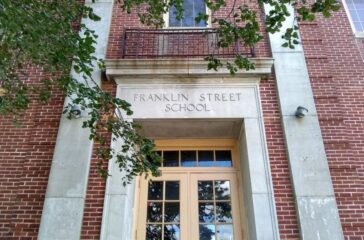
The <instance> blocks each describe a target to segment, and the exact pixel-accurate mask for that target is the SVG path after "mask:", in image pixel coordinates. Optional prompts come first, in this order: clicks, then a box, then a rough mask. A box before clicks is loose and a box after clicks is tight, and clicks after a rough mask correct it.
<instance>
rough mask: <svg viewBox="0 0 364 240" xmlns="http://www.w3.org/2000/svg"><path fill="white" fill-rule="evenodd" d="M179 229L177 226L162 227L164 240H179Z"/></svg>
mask: <svg viewBox="0 0 364 240" xmlns="http://www.w3.org/2000/svg"><path fill="white" fill-rule="evenodd" d="M179 233H180V229H179V225H177V224H173V225H165V226H164V240H179V235H180V234H179Z"/></svg>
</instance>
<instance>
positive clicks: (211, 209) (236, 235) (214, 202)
mask: <svg viewBox="0 0 364 240" xmlns="http://www.w3.org/2000/svg"><path fill="white" fill-rule="evenodd" d="M190 184H191V186H192V187H191V213H197V214H195V216H194V215H193V214H192V215H191V219H190V220H191V223H192V224H191V230H192V233H193V237H192V239H196V240H240V239H241V236H240V234H241V231H240V228H241V225H240V216H239V205H238V200H237V185H236V177H235V174H233V173H232V174H219V173H217V174H216V173H212V174H192V175H191V182H190Z"/></svg>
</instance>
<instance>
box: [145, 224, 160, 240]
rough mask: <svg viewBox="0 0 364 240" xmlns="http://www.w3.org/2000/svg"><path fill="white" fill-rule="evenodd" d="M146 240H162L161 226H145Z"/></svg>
mask: <svg viewBox="0 0 364 240" xmlns="http://www.w3.org/2000/svg"><path fill="white" fill-rule="evenodd" d="M145 239H146V240H160V239H162V225H159V224H158V225H156V224H153V225H147V234H146V238H145Z"/></svg>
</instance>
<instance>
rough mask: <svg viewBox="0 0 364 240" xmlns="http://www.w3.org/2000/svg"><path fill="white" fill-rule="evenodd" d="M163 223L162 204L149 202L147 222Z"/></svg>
mask: <svg viewBox="0 0 364 240" xmlns="http://www.w3.org/2000/svg"><path fill="white" fill-rule="evenodd" d="M161 221H162V203H159V202H158V203H156V202H149V203H148V208H147V222H161Z"/></svg>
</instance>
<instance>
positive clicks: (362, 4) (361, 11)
mask: <svg viewBox="0 0 364 240" xmlns="http://www.w3.org/2000/svg"><path fill="white" fill-rule="evenodd" d="M345 3H346V8H347V11H348V12H349V15H350V18H351V23H352V25H353V27H354V29H355V32H364V0H346V1H345Z"/></svg>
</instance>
